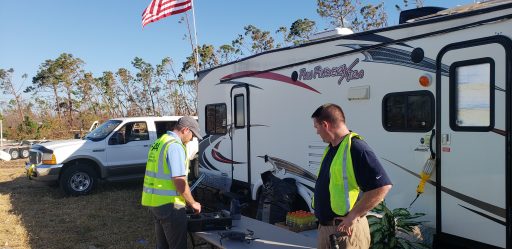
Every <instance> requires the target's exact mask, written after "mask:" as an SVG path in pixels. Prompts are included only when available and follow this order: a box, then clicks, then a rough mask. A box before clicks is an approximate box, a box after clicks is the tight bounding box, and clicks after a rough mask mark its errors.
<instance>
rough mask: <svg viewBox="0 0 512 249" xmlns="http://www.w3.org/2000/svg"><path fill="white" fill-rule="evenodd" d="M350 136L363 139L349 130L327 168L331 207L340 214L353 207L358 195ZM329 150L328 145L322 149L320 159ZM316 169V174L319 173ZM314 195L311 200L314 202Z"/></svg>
mask: <svg viewBox="0 0 512 249" xmlns="http://www.w3.org/2000/svg"><path fill="white" fill-rule="evenodd" d="M352 137H355V138H357V139H361V140H362V139H363V138H362V137H361V136H359V135H358V134H357V133H354V132H351V133H349V134H348V135H347V136H345V138H344V139H343V141H341V144H340V146H339V148H338V151H337V152H336V155H335V156H334V158H333V160H332V162H331V168H330V170H329V175H330V180H329V193H330V197H331V209H332V211H333V212H334V213H336V214H337V215H340V216H344V215H346V214H347V213H348V212H349V211H350V210H351V209H352V208H353V207H354V204H355V203H356V201H357V197H358V196H359V192H360V189H359V186H358V185H357V181H356V176H355V174H354V166H353V165H352V155H351V154H350V147H351V146H352ZM328 151H329V146H327V147H326V148H325V150H324V155H323V156H322V161H323V160H324V158H325V155H326V154H327V152H328ZM321 168H322V165H321V164H320V168H319V169H318V173H317V176H318V175H319V174H320V170H321ZM314 201H315V200H314V196H313V202H312V203H314Z"/></svg>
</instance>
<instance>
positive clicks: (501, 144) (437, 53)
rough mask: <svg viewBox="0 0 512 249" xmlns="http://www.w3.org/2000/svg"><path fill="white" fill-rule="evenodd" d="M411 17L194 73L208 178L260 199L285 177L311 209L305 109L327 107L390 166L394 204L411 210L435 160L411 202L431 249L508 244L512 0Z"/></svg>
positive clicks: (312, 167)
mask: <svg viewBox="0 0 512 249" xmlns="http://www.w3.org/2000/svg"><path fill="white" fill-rule="evenodd" d="M413 12H414V11H412V12H411V11H409V13H408V14H409V15H408V16H413V17H412V18H413V19H409V20H408V21H403V23H400V24H399V25H396V26H392V27H387V28H382V29H378V30H372V31H366V32H361V33H354V34H348V35H344V36H334V37H327V38H323V39H318V40H312V41H310V42H307V43H305V44H301V45H298V46H293V47H287V48H280V49H275V50H271V51H267V52H263V53H260V54H256V55H253V56H250V57H248V58H245V59H241V60H239V61H236V62H232V63H228V64H225V65H221V66H219V67H215V68H212V69H209V70H204V71H202V72H200V73H199V80H200V82H199V95H198V96H199V108H198V112H199V120H201V123H200V125H201V129H202V131H203V132H205V133H206V136H205V137H204V140H203V141H202V142H201V143H200V155H199V164H200V172H202V173H204V174H205V175H207V180H205V182H206V184H209V185H211V186H215V187H217V188H222V189H223V190H225V191H239V190H240V189H245V190H246V192H247V193H248V194H249V195H250V197H251V198H252V199H253V200H256V199H257V198H258V195H259V193H260V191H261V189H262V180H261V176H260V174H261V173H262V172H266V171H272V172H273V173H274V174H275V175H276V176H278V177H280V178H283V179H284V178H294V179H295V180H296V184H297V187H298V191H299V195H300V197H301V199H302V201H301V202H298V205H303V206H306V207H307V208H310V207H311V196H312V194H313V190H314V185H315V181H316V174H317V171H318V170H319V166H320V161H321V158H322V155H323V150H324V148H325V147H326V144H324V143H323V142H322V141H321V140H320V138H319V137H318V136H317V134H315V130H314V128H313V121H312V119H311V118H310V116H311V114H312V113H313V111H314V110H315V109H316V108H317V107H318V106H320V105H322V104H324V103H336V104H338V105H340V106H341V107H342V108H343V109H344V111H345V115H346V122H347V125H348V127H349V128H351V129H353V130H354V131H355V132H357V133H359V134H361V135H362V136H363V137H364V139H365V141H367V143H368V144H369V145H370V146H371V147H372V148H373V149H374V150H375V152H376V153H377V155H378V157H379V159H380V161H381V163H382V164H383V166H384V167H385V170H386V171H387V173H388V174H389V176H390V178H391V180H392V182H393V185H394V186H393V189H392V190H391V191H390V193H389V194H388V196H387V198H386V203H387V204H388V205H389V206H390V207H392V208H397V207H408V206H409V204H410V203H411V201H412V200H413V199H414V197H416V187H417V186H418V183H419V181H420V174H421V172H422V170H423V166H424V165H425V164H426V162H427V160H429V158H432V159H435V170H434V173H433V175H432V177H431V178H430V180H428V181H427V184H426V186H425V191H424V193H423V194H422V195H421V196H420V197H419V198H418V200H417V201H416V202H415V203H414V205H413V206H412V207H411V211H412V212H422V213H425V214H426V216H425V217H423V218H424V220H426V221H428V222H427V225H428V226H430V227H432V228H433V229H435V235H434V246H435V247H438V248H441V247H443V248H444V247H451V246H454V245H455V246H462V247H468V248H512V239H511V237H512V233H511V231H512V225H511V224H512V223H511V218H512V217H511V210H512V206H511V195H512V187H511V186H512V185H511V181H512V171H511V169H510V168H511V166H512V165H511V129H512V127H511V119H510V118H511V110H512V109H511V108H512V103H511V87H512V85H511V84H512V82H511V76H512V75H511V73H512V67H511V59H512V57H511V52H512V40H511V39H512V20H511V18H512V1H487V2H483V3H476V4H471V5H467V6H461V7H457V8H453V9H446V10H436V11H435V12H434V13H431V14H429V15H427V16H414V13H413ZM301 203H302V204H301Z"/></svg>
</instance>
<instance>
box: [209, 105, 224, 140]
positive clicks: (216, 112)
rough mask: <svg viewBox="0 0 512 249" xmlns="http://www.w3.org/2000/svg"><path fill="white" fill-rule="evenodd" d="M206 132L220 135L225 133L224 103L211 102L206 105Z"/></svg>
mask: <svg viewBox="0 0 512 249" xmlns="http://www.w3.org/2000/svg"><path fill="white" fill-rule="evenodd" d="M205 122H206V134H209V135H215V134H218V135H222V134H226V133H227V125H226V124H227V111H226V104H212V105H207V106H206V121H205Z"/></svg>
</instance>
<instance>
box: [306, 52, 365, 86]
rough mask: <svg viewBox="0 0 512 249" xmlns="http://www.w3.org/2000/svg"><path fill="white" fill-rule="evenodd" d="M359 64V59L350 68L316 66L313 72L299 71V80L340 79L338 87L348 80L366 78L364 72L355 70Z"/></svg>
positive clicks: (344, 65)
mask: <svg viewBox="0 0 512 249" xmlns="http://www.w3.org/2000/svg"><path fill="white" fill-rule="evenodd" d="M358 63H359V58H357V59H355V60H354V61H353V62H352V63H351V64H350V65H349V66H347V64H343V65H341V66H339V67H322V66H320V65H319V66H316V67H315V68H313V69H312V70H308V69H307V68H301V69H300V71H299V80H313V79H316V78H327V77H340V78H339V79H338V85H341V83H342V82H343V81H344V80H346V81H347V82H350V81H351V80H357V79H362V78H363V77H364V70H363V69H361V70H355V69H354V67H355V66H356V65H357V64H358Z"/></svg>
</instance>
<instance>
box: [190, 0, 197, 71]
mask: <svg viewBox="0 0 512 249" xmlns="http://www.w3.org/2000/svg"><path fill="white" fill-rule="evenodd" d="M191 2H192V23H193V25H194V38H195V41H196V49H195V54H196V75H197V73H199V47H198V45H197V28H196V12H195V10H194V9H195V4H194V0H191Z"/></svg>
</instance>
